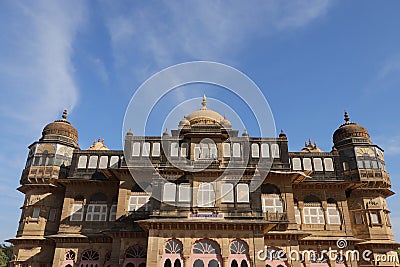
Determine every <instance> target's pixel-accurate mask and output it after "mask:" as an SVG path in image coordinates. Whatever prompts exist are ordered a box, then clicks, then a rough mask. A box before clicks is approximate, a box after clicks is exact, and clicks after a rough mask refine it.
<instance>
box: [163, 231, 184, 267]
mask: <svg viewBox="0 0 400 267" xmlns="http://www.w3.org/2000/svg"><path fill="white" fill-rule="evenodd" d="M182 253H183V245H182V242H181V241H179V240H178V239H175V238H173V239H170V240H168V241H167V242H166V243H165V245H164V254H163V256H162V262H164V267H165V266H171V265H172V262H173V263H174V267H179V266H181V265H182V264H183V258H182ZM168 264H171V265H168Z"/></svg>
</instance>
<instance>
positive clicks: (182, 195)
mask: <svg viewBox="0 0 400 267" xmlns="http://www.w3.org/2000/svg"><path fill="white" fill-rule="evenodd" d="M190 200H191V196H190V184H180V185H179V202H190Z"/></svg>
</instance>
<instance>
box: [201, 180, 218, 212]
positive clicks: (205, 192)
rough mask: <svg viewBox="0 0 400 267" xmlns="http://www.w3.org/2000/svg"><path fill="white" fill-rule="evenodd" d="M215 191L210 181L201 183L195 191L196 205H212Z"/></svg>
mask: <svg viewBox="0 0 400 267" xmlns="http://www.w3.org/2000/svg"><path fill="white" fill-rule="evenodd" d="M214 204H215V191H214V187H213V185H212V184H210V183H202V184H200V185H199V189H198V191H197V205H198V206H199V207H214Z"/></svg>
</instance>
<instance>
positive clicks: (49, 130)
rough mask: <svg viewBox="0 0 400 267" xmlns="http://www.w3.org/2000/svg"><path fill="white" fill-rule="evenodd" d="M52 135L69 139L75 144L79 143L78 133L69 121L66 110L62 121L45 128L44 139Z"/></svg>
mask: <svg viewBox="0 0 400 267" xmlns="http://www.w3.org/2000/svg"><path fill="white" fill-rule="evenodd" d="M52 135H58V136H64V137H68V138H70V139H72V140H73V141H74V142H75V143H76V142H77V141H78V131H77V130H76V129H75V127H74V126H72V124H71V123H70V122H69V121H67V110H64V112H63V115H62V118H61V120H56V121H54V122H52V123H49V124H47V125H46V126H45V127H44V128H43V131H42V138H45V137H48V136H52Z"/></svg>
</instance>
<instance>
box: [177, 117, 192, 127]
mask: <svg viewBox="0 0 400 267" xmlns="http://www.w3.org/2000/svg"><path fill="white" fill-rule="evenodd" d="M188 125H190V121H189V120H188V119H187V118H186V116H185V117H183V119H182V120H181V121H180V122H179V128H182V127H184V126H188Z"/></svg>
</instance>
